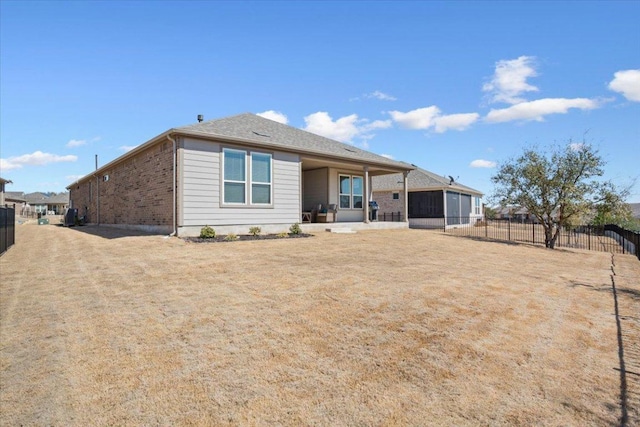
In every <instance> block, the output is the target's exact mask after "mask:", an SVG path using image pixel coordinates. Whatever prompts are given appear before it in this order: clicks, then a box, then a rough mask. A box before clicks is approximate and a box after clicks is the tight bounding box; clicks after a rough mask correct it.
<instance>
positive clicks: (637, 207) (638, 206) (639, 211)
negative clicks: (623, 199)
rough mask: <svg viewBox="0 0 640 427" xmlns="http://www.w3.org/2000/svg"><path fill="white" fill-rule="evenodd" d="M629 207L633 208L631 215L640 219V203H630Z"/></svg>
mask: <svg viewBox="0 0 640 427" xmlns="http://www.w3.org/2000/svg"><path fill="white" fill-rule="evenodd" d="M629 208H630V209H631V215H632V216H633V217H634V218H638V219H640V203H629Z"/></svg>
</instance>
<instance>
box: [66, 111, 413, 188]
mask: <svg viewBox="0 0 640 427" xmlns="http://www.w3.org/2000/svg"><path fill="white" fill-rule="evenodd" d="M169 136H186V137H194V138H199V139H209V140H216V141H223V142H229V143H236V144H245V145H251V146H257V147H264V148H266V149H279V150H282V151H289V152H295V153H300V154H303V155H304V154H307V155H310V156H311V155H315V156H321V157H326V158H331V159H337V160H343V161H351V162H359V163H362V164H364V165H367V164H368V165H375V166H378V167H382V168H387V169H389V170H391V171H398V170H404V171H408V170H411V169H413V166H411V165H409V164H408V163H404V162H398V161H396V160H391V159H388V158H386V157H383V156H380V155H378V154H374V153H371V152H369V151H365V150H362V149H360V148H358V147H355V146H354V145H351V144H345V143H342V142H339V141H334V140H332V139H329V138H325V137H323V136H320V135H316V134H313V133H310V132H307V131H304V130H302V129H298V128H295V127H292V126H288V125H285V124H282V123H279V122H276V121H273V120H270V119H265V118H264V117H260V116H257V115H255V114H251V113H244V114H238V115H235V116H230V117H225V118H222V119H216V120H209V121H206V122H200V123H194V124H190V125H187V126H182V127H178V128H171V129H169V130H168V131H166V132H164V133H162V134H160V135H158V136H156V137H155V138H153V139H151V140H149V141H147V142H145V143H144V144H141V145H139V146H137V147H136V148H134V149H133V150H130V151H128V152H127V153H125V154H123V155H122V156H120V157H118V158H117V159H115V160H113V161H111V162H109V163H107V164H106V165H104V166H102V167H100V168H99V169H98V170H97V171H94V172H92V173H91V174H88V175H86V176H84V177H83V178H80V179H79V180H78V181H76V183H77V182H80V181H83V180H85V179H87V178H89V177H91V176H95V175H99V174H100V173H101V172H102V171H106V170H108V168H110V167H112V166H113V165H114V164H116V163H119V162H121V161H123V160H125V159H128V158H130V157H132V156H134V155H136V154H137V153H139V152H140V151H142V150H144V149H146V148H148V147H150V146H152V145H154V144H156V143H158V142H160V141H163V140H164V141H166V139H167V137H169ZM74 184H75V183H74ZM74 184H71V185H69V186H68V187H67V188H71V187H72V186H73V185H74Z"/></svg>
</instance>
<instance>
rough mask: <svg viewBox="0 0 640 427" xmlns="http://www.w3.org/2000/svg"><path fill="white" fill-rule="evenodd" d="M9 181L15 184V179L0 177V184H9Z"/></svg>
mask: <svg viewBox="0 0 640 427" xmlns="http://www.w3.org/2000/svg"><path fill="white" fill-rule="evenodd" d="M8 183H12V184H13V181H11V180H9V179H4V178H2V177H0V184H8Z"/></svg>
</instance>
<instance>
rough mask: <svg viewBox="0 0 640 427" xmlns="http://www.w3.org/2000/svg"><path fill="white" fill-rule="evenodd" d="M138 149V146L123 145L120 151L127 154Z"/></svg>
mask: <svg viewBox="0 0 640 427" xmlns="http://www.w3.org/2000/svg"><path fill="white" fill-rule="evenodd" d="M136 147H137V145H121V146H120V147H118V149H119V150H120V151H125V152H126V151H131V150H133V149H134V148H136Z"/></svg>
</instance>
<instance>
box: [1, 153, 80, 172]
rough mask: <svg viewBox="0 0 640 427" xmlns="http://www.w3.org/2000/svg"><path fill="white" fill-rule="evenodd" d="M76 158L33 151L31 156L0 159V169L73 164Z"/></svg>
mask: <svg viewBox="0 0 640 427" xmlns="http://www.w3.org/2000/svg"><path fill="white" fill-rule="evenodd" d="M76 160H78V156H74V155H67V156H59V155H57V154H50V153H43V152H42V151H34V152H33V153H31V154H23V155H22V156H17V157H9V158H8V159H0V169H2V170H3V171H4V170H12V169H20V168H22V167H23V166H25V165H28V166H44V165H46V164H49V163H60V162H75V161H76Z"/></svg>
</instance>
